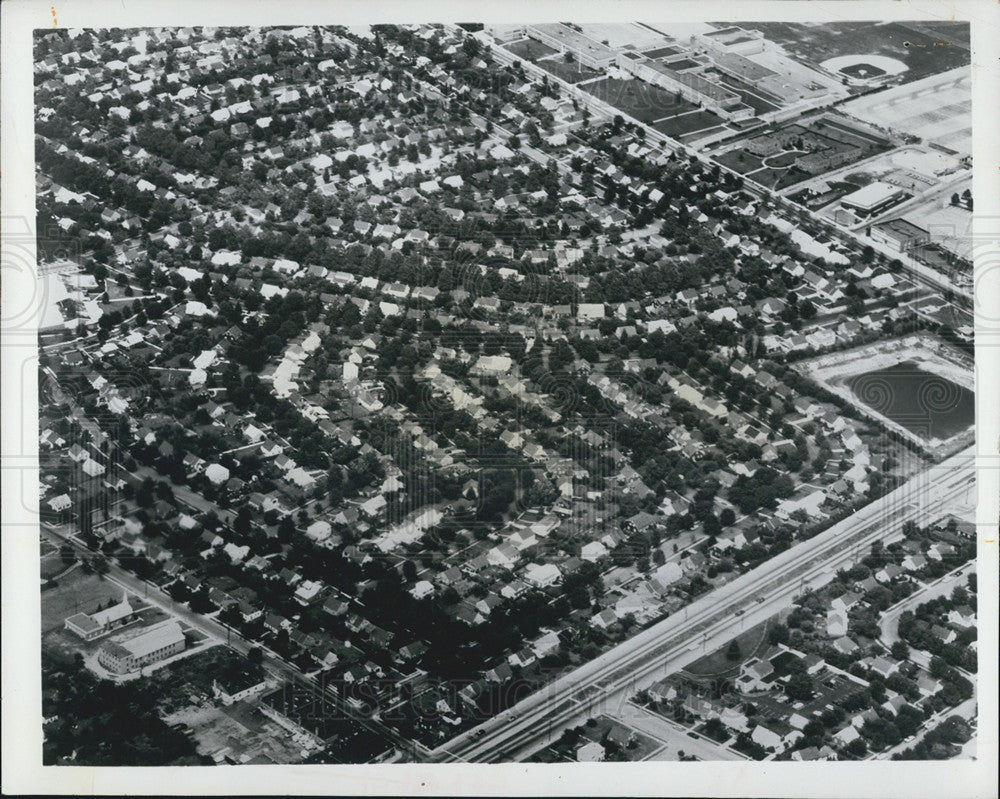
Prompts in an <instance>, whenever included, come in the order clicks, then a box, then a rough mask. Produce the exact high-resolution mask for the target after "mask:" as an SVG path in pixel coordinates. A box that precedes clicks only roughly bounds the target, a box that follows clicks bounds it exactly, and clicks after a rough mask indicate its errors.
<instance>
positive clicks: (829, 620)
mask: <svg viewBox="0 0 1000 799" xmlns="http://www.w3.org/2000/svg"><path fill="white" fill-rule="evenodd" d="M826 634H827V636H828V637H829V638H840V637H842V636H845V635H847V616H846V615H845V614H843V613H837V612H836V611H834V610H831V611H828V612H827V614H826Z"/></svg>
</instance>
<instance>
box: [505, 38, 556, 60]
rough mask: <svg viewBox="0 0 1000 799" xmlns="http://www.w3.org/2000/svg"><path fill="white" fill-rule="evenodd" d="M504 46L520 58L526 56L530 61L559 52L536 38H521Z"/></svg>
mask: <svg viewBox="0 0 1000 799" xmlns="http://www.w3.org/2000/svg"><path fill="white" fill-rule="evenodd" d="M504 47H506V48H507V49H508V50H510V51H511V52H512V53H513V54H514V55H516V56H517V57H518V58H524V59H527V60H528V61H535V60H536V59H539V58H545V57H546V56H550V55H555V54H556V53H558V52H559V51H558V50H555V49H553V48H551V47H549V46H548V45H546V44H542V43H541V42H539V41H536V40H535V39H521V40H520V41H516V42H511V43H510V44H505V45H504Z"/></svg>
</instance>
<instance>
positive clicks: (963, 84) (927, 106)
mask: <svg viewBox="0 0 1000 799" xmlns="http://www.w3.org/2000/svg"><path fill="white" fill-rule="evenodd" d="M971 108H972V81H971V73H970V71H969V70H968V69H958V70H952V71H951V72H947V73H944V74H941V75H934V76H932V77H930V78H927V79H926V80H922V81H920V82H919V83H909V84H905V85H902V86H897V87H894V88H892V89H888V90H886V91H884V92H878V93H877V94H873V95H870V96H867V97H861V98H858V99H857V100H852V101H851V102H849V103H846V104H845V105H844V106H843V109H842V110H843V111H844V112H845V113H848V114H850V115H851V116H854V117H856V118H858V119H860V120H863V121H866V122H871V123H873V124H876V125H881V126H884V127H889V128H893V129H894V130H898V131H900V132H902V133H909V134H912V135H914V136H919V137H920V138H922V139H924V140H926V141H932V142H936V143H937V144H940V145H942V146H944V147H947V148H949V149H951V150H955V151H957V152H959V153H962V154H964V155H967V154H969V153H970V152H971V147H972V117H971Z"/></svg>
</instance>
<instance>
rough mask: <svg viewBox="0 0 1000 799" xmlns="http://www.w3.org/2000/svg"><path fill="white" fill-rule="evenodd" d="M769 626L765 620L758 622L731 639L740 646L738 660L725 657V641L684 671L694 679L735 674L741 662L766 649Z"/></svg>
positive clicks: (726, 647)
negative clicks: (761, 622)
mask: <svg viewBox="0 0 1000 799" xmlns="http://www.w3.org/2000/svg"><path fill="white" fill-rule="evenodd" d="M769 626H770V622H767V621H766V622H764V623H763V624H758V625H757V626H756V627H751V628H750V629H749V630H747V631H746V632H742V633H740V634H739V635H738V636H736V638H735V639H733V640H735V641H736V643H737V645H738V646H739V648H740V657H739V660H735V661H734V660H730V659H729V658H727V657H726V652H727V650H728V649H729V647H730V643H726V644H724V645H723V646H721V647H719V649H716V650H715V651H714V652H710V653H709V654H707V655H705V657H703V658H699V659H698V660H696V661H695V662H694V663H692V664H691V665H690V666H688V667H687V668H685V669H684V671H685V672H687V673H688V674H689V675H690V676H691V677H693V678H695V679H699V678H711V679H717V678H719V677H729V678H731V677H733V676H735V675H736V674H737V673H739V669H740V664H741V663H744V662H745V661H747V660H748V659H750V658H751V657H753V656H754V655H756V654H759V653H760V652H763V651H764V650H766V649H767V647H768V639H767V631H768V628H769Z"/></svg>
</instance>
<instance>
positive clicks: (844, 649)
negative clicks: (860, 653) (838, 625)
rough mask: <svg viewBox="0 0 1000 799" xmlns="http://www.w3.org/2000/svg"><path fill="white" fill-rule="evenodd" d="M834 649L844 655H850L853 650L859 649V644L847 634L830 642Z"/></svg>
mask: <svg viewBox="0 0 1000 799" xmlns="http://www.w3.org/2000/svg"><path fill="white" fill-rule="evenodd" d="M830 646H832V647H833V648H834V649H836V650H837V651H838V652H840V653H841V654H842V655H850V654H851V653H852V652H855V651H857V648H858V645H857V644H856V643H854V641H852V640H851V639H850V638H848V637H847V636H846V635H842V636H840V638H838V639H837V640H836V641H834V642H833V643H832V644H830Z"/></svg>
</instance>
